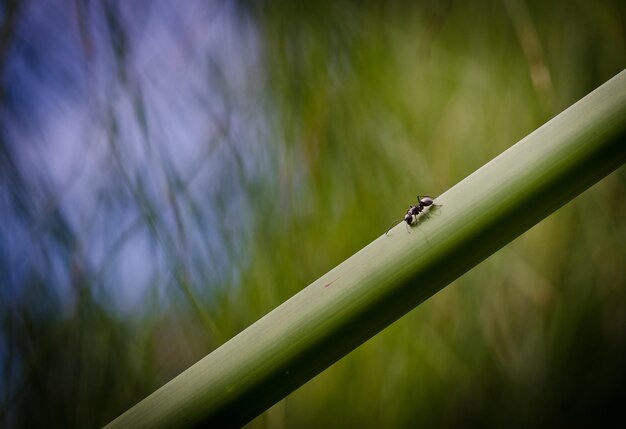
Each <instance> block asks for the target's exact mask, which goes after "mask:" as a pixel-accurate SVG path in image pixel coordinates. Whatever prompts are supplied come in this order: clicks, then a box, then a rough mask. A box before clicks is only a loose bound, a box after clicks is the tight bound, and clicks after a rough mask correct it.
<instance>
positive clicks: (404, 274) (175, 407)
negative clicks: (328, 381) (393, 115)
mask: <svg viewBox="0 0 626 429" xmlns="http://www.w3.org/2000/svg"><path fill="white" fill-rule="evenodd" d="M625 160H626V72H622V73H620V74H619V75H617V76H616V77H614V78H613V79H611V80H610V81H609V82H607V83H605V84H604V85H603V86H601V87H600V88H598V89H596V90H595V91H593V92H592V93H591V94H589V95H588V96H586V97H585V98H583V99H582V100H580V101H579V102H578V103H576V104H575V105H573V106H571V107H570V108H568V109H567V110H566V111H564V112H563V113H561V114H559V115H558V116H557V117H555V118H554V119H552V120H551V121H550V122H548V123H547V124H545V125H543V126H542V127H540V128H539V129H537V130H536V131H534V132H533V133H532V134H530V135H529V136H527V137H526V138H524V139H523V140H522V141H520V142H519V143H517V144H516V145H514V146H513V147H511V148H510V149H508V150H507V151H505V152H504V153H502V154H501V155H500V156H498V157H496V158H495V159H493V160H492V161H490V162H489V163H487V164H486V165H484V166H483V167H482V168H480V169H479V170H477V171H476V172H474V173H473V174H472V175H470V176H469V177H467V178H465V179H464V180H462V181H461V182H460V183H458V184H457V185H455V186H454V187H452V188H451V189H450V190H448V191H447V192H446V193H444V194H443V195H441V196H440V197H439V198H437V199H436V203H437V204H439V205H440V206H438V207H433V208H432V209H431V210H429V211H428V212H427V213H426V214H425V215H423V216H422V217H421V218H420V221H419V224H418V226H417V227H413V228H412V229H411V233H407V231H406V229H405V224H401V225H398V226H397V227H395V228H393V229H392V230H391V231H390V232H389V234H388V235H382V236H381V237H379V238H378V239H376V240H375V241H373V242H372V243H370V244H369V245H368V246H366V247H365V248H363V249H362V250H360V251H359V252H358V253H356V254H355V255H353V256H352V257H350V258H349V259H348V260H346V261H345V262H343V263H342V264H340V265H339V266H337V267H336V268H334V269H333V270H331V271H330V272H328V273H327V274H325V275H323V276H322V277H320V278H319V279H318V280H317V281H315V282H313V283H312V284H311V285H309V286H308V287H306V288H305V289H303V290H302V291H301V292H299V293H298V294H296V295H295V296H293V297H292V298H291V299H289V300H288V301H286V302H285V303H283V304H282V305H280V306H279V307H277V308H276V309H274V310H273V311H272V312H270V313H269V314H267V315H266V316H264V317H263V318H261V319H260V320H258V321H257V322H256V323H254V324H253V325H252V326H250V327H249V328H247V329H246V330H244V331H243V332H241V333H240V334H238V335H237V336H235V337H234V338H232V339H231V340H230V341H228V342H226V343H225V344H224V345H222V346H221V347H220V348H218V349H217V350H215V351H213V352H212V353H211V354H209V355H208V356H206V357H205V358H204V359H202V360H200V361H199V362H198V363H196V364H195V365H193V366H192V367H190V368H189V369H187V370H186V371H184V372H183V373H182V374H180V375H179V376H178V377H176V378H174V379H173V380H172V381H170V382H169V383H167V384H166V385H164V386H163V387H161V388H160V389H158V390H157V391H156V392H154V393H153V394H151V395H150V396H148V397H147V398H145V399H144V400H143V401H141V402H139V403H138V404H137V405H135V406H134V407H132V408H131V409H129V410H128V411H127V412H125V413H124V414H122V415H121V416H120V417H118V418H117V419H116V420H114V421H113V422H111V423H110V425H109V426H110V427H112V428H113V427H133V428H137V427H179V426H188V425H195V424H209V425H211V424H213V425H215V426H220V427H222V426H238V425H241V424H243V423H245V422H247V421H249V420H250V419H252V418H253V417H254V416H256V415H258V414H259V413H261V412H262V411H264V410H265V409H267V408H268V407H270V406H271V405H272V404H274V403H275V402H276V401H278V400H280V399H281V398H283V397H284V396H286V395H287V394H289V393H290V392H291V391H293V390H294V389H296V388H297V387H299V386H301V385H302V384H304V383H305V382H306V381H307V380H309V379H310V378H312V377H313V376H315V375H316V374H318V373H319V372H320V371H322V370H324V369H325V368H327V367H328V366H329V365H331V364H332V363H333V362H335V361H337V360H338V359H340V358H341V357H342V356H344V355H346V354H347V353H349V352H350V351H351V350H353V349H354V348H356V347H357V346H358V345H360V344H361V343H363V342H364V341H366V340H367V339H369V338H370V337H372V336H373V335H374V334H376V333H378V332H379V331H381V330H382V329H383V328H385V327H386V326H388V325H389V324H390V323H392V322H393V321H395V320H397V319H398V318H399V317H401V316H402V315H404V314H405V313H406V312H408V311H409V310H411V309H412V308H414V307H415V306H416V305H417V304H419V303H421V302H422V301H424V300H425V299H427V298H428V297H430V296H431V295H433V294H434V293H435V292H437V291H438V290H440V289H441V288H442V287H444V286H445V285H447V284H448V283H450V282H451V281H452V280H454V279H456V278H457V277H459V276H460V275H461V274H463V273H465V272H466V271H467V270H469V269H470V268H472V267H473V266H475V265H476V264H478V263H479V262H480V261H482V260H483V259H485V258H486V257H488V256H489V255H491V254H492V253H494V252H495V251H496V250H498V249H499V248H501V247H502V246H504V245H505V244H507V243H508V242H510V241H511V240H513V239H514V238H515V237H517V236H518V235H519V234H521V233H522V232H524V231H526V230H527V229H528V228H530V227H531V226H533V225H535V224H536V223H537V222H539V221H540V220H541V219H543V218H545V217H546V216H547V215H549V214H550V213H552V212H553V211H554V210H556V209H557V208H559V207H560V206H562V205H563V204H564V203H566V202H568V201H570V200H571V199H572V198H574V197H575V196H576V195H578V194H580V193H581V192H582V191H584V190H585V189H587V188H588V187H589V186H591V185H593V184H594V183H596V182H597V181H598V180H600V179H602V178H603V177H605V176H606V175H607V174H609V173H610V172H612V171H614V170H615V169H616V168H618V167H619V166H621V165H622V164H623V163H624V161H625ZM392 215H393V216H395V215H396V214H392ZM268 287H271V285H268Z"/></svg>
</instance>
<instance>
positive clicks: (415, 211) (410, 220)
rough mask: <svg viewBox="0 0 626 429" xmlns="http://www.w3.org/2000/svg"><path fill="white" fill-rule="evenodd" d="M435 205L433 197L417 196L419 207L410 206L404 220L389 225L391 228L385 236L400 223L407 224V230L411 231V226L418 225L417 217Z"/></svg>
mask: <svg viewBox="0 0 626 429" xmlns="http://www.w3.org/2000/svg"><path fill="white" fill-rule="evenodd" d="M433 204H434V200H433V198H432V197H429V196H427V195H425V196H423V197H420V196H419V195H418V196H417V205H416V206H409V209H408V210H407V211H406V214H405V215H404V218H402V219H398V220H395V221H393V223H392V224H391V225H389V228H387V232H386V233H385V235H386V234H387V233H388V232H389V230H390V229H391V228H393V227H394V226H396V225H397V224H399V223H400V222H406V225H407V226H406V228H407V231H409V226H411V225H415V224H416V223H417V215H419V214H420V213H421V212H423V211H424V209H425V208H426V207H428V206H432V205H433ZM435 205H436V204H435ZM409 232H411V231H409Z"/></svg>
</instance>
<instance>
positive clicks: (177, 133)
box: [0, 0, 626, 428]
mask: <svg viewBox="0 0 626 429" xmlns="http://www.w3.org/2000/svg"><path fill="white" fill-rule="evenodd" d="M310 3H311V4H304V3H301V2H290V1H273V2H269V1H258V2H256V1H255V2H252V1H235V2H224V1H214V2H210V1H209V2H206V1H188V2H187V1H186V2H176V3H175V2H167V1H165V0H162V1H148V0H141V1H135V2H123V1H105V0H102V1H91V2H90V1H83V0H76V1H70V0H44V1H38V2H32V1H31V2H29V1H17V0H6V1H4V2H3V3H2V5H1V6H0V18H1V25H2V27H1V31H0V73H2V80H1V87H0V114H1V117H0V121H1V126H0V282H1V283H0V286H1V287H0V321H1V324H0V365H1V366H0V370H1V371H2V372H1V374H0V425H4V426H6V427H64V428H68V427H81V428H82V427H95V426H101V425H103V424H105V423H107V422H108V421H110V420H111V419H113V418H115V417H116V416H117V415H119V414H120V413H122V412H123V411H124V410H126V409H127V408H129V407H130V406H132V405H133V404H134V403H136V402H137V401H139V400H140V399H142V398H143V397H145V396H146V395H148V394H149V393H151V392H152V391H154V390H155V389H156V388H158V387H160V386H161V385H163V384H164V383H166V382H167V381H168V380H170V379H171V378H172V377H174V376H176V375H177V374H179V373H180V372H181V371H183V370H184V369H185V368H187V367H188V366H189V365H191V364H193V363H194V362H195V361H197V360H198V359H200V358H201V357H203V356H205V355H206V354H207V353H209V352H210V351H211V350H213V349H215V348H216V347H218V346H219V345H220V344H222V343H223V342H225V341H226V340H228V339H229V338H231V337H232V336H233V335H235V334H236V333H237V332H239V331H241V330H242V329H244V328H245V327H246V326H248V325H250V324H251V323H253V322H254V321H255V320H257V319H258V318H259V317H261V316H262V315H264V314H265V313H267V312H268V311H270V310H271V309H273V308H274V307H275V306H277V305H278V304H280V303H281V302H283V301H284V300H285V299H287V298H288V297H290V296H291V295H293V294H295V293H296V292H298V291H299V290H300V289H302V288H303V287H305V286H306V285H307V284H309V283H310V282H312V281H313V280H315V279H316V278H317V277H319V276H321V275H322V274H324V273H325V272H327V271H328V270H329V269H331V268H332V267H334V266H335V265H337V264H338V263H340V262H342V261H343V260H344V259H345V258H347V257H348V256H350V255H351V254H352V253H354V252H356V251H357V250H359V249H360V248H361V247H363V246H364V245H365V244H367V243H368V242H370V241H371V240H373V239H374V238H376V237H377V236H379V235H380V234H382V233H384V232H385V230H386V229H387V226H388V225H389V223H390V222H391V221H392V220H394V219H397V218H399V217H401V216H402V214H403V213H404V211H405V210H406V207H407V206H408V205H409V204H413V203H415V196H416V195H417V194H429V195H435V196H436V195H438V194H440V193H442V192H443V191H445V190H446V189H447V188H449V187H450V186H452V185H454V184H455V183H456V182H458V181H459V180H461V179H463V178H464V177H465V176H467V175H468V174H469V173H471V172H472V171H474V170H475V169H477V168H478V167H480V166H481V165H483V164H484V163H486V162H487V161H489V160H490V159H492V158H493V157H494V156H496V155H497V154H499V153H500V152H502V151H503V150H505V149H506V148H508V147H509V146H511V145H512V144H514V143H515V142H516V141H518V140H519V139H521V138H522V137H524V136H525V135H526V134H528V133H530V132H531V131H533V130H534V129H535V128H537V127H538V126H540V125H541V124H543V123H545V122H546V121H547V120H549V119H550V118H551V117H553V116H555V115H556V114H558V113H559V112H560V111H562V110H563V109H565V108H566V107H568V106H569V105H571V104H572V103H574V102H575V101H577V100H578V99H580V98H581V97H583V96H584V95H585V94H587V93H588V92H589V91H591V90H593V89H594V88H595V87H597V86H599V85H600V84H602V83H603V82H605V81H606V80H608V79H609V78H611V77H612V76H614V75H615V74H617V73H618V72H620V71H621V70H622V69H624V67H625V66H626V5H625V4H624V3H623V2H619V1H600V2H583V1H574V2H565V1H562V2H550V3H549V4H545V3H544V2H539V1H532V2H522V1H516V0H504V1H496V2H458V1H457V2H453V1H444V2H433V1H424V2H399V1H391V2H365V3H362V4H360V5H357V2H332V1H320V2H310ZM624 219H626V171H625V170H624V169H623V168H622V169H620V170H619V171H617V172H616V173H614V174H612V175H610V176H609V177H607V178H606V179H605V180H603V181H602V182H601V183H599V184H598V185H596V186H594V187H593V188H591V189H590V190H589V191H587V192H585V193H584V194H582V195H581V196H580V197H579V198H577V199H576V200H575V201H573V202H572V203H570V204H568V205H567V206H565V207H564V208H562V209H561V210H559V211H558V212H556V213H555V214H553V215H552V216H550V217H549V218H548V219H546V220H544V221H543V222H541V223H540V224H539V225H537V226H536V227H534V228H533V229H532V230H530V231H529V232H527V233H526V234H524V235H523V236H522V237H520V238H518V239H517V240H515V241H514V242H513V243H511V244H510V245H508V246H506V247H505V248H504V249H502V250H501V251H499V252H498V253H497V254H495V255H493V256H492V257H490V258H489V259H488V260H487V261H485V262H484V263H482V264H481V265H479V266H478V267H476V268H475V269H473V270H472V271H471V272H469V273H467V274H466V275H464V276H463V277H461V278H460V279H459V280H457V281H455V282H454V283H453V284H451V285H449V286H448V287H447V288H445V289H444V290H443V291H441V292H440V293H438V294H437V295H436V296H434V297H433V298H432V299H430V300H428V301H427V302H425V303H424V304H422V305H421V306H419V307H418V308H417V309H416V310H414V311H412V312H411V313H409V314H408V315H407V316H405V317H404V318H402V319H401V320H399V321H397V322H396V323H395V324H393V325H392V326H390V327H389V328H387V329H386V330H385V331H383V332H382V333H381V334H379V335H378V336H376V337H374V338H373V339H371V340H370V341H368V342H367V343H365V344H364V345H363V346H361V347H360V348H358V349H357V350H356V351H354V352H353V353H351V354H350V355H348V356H347V357H346V358H344V359H342V360H341V361H339V362H338V363H337V364H335V365H334V366H332V367H331V368H329V369H328V370H326V371H325V372H324V373H322V374H321V375H319V376H318V377H316V378H315V379H313V380H312V381H310V382H309V383H308V384H306V385H305V386H303V387H302V388H300V389H299V390H297V391H296V392H295V393H293V394H292V395H290V396H289V397H288V398H286V399H285V400H283V401H281V402H279V403H278V404H276V405H275V406H274V407H272V408H271V409H270V410H268V411H267V412H266V413H264V414H263V415H261V416H259V417H258V418H257V419H255V420H254V421H252V422H251V423H250V424H249V427H251V428H264V427H268V428H282V427H329V428H334V427H337V428H339V427H554V426H557V427H564V426H567V427H593V426H606V425H608V424H609V423H611V424H615V426H616V427H617V426H622V427H623V426H624V425H626V264H625V261H626V258H625V255H626V222H625V221H624Z"/></svg>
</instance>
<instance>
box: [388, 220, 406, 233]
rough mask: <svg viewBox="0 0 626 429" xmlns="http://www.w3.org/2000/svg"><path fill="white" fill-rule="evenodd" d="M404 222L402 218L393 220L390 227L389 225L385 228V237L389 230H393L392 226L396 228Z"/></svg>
mask: <svg viewBox="0 0 626 429" xmlns="http://www.w3.org/2000/svg"><path fill="white" fill-rule="evenodd" d="M403 220H404V218H402V219H398V220H394V221H393V222H391V225H389V228H387V232H385V235H387V233H388V232H389V230H390V229H391V228H393V227H394V226H396V225H397V224H399V223H400V222H402V221H403Z"/></svg>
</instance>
